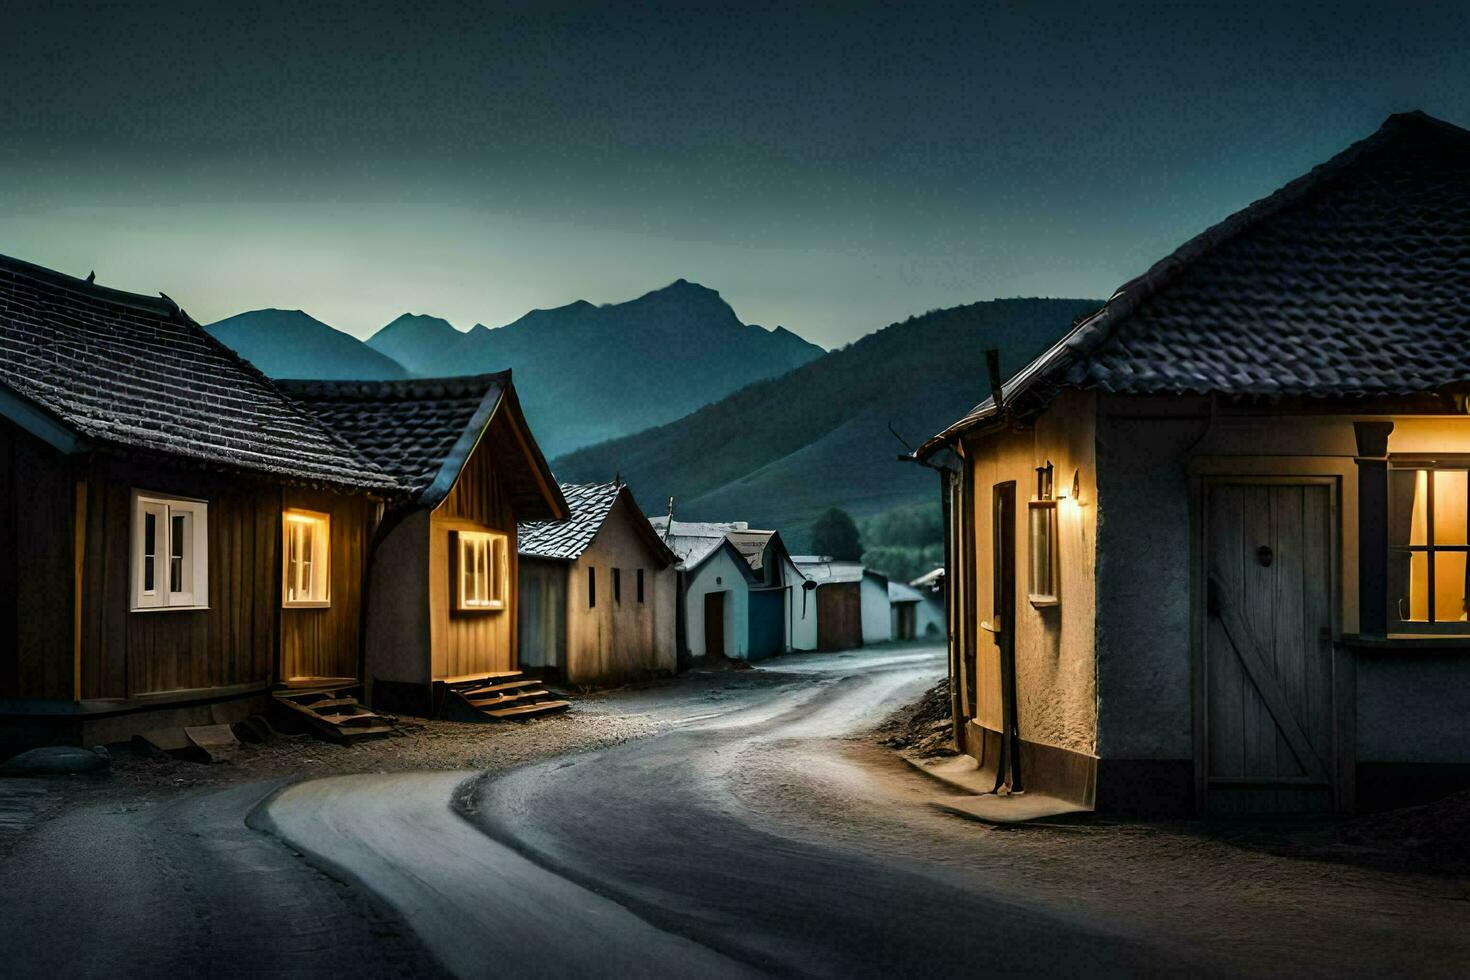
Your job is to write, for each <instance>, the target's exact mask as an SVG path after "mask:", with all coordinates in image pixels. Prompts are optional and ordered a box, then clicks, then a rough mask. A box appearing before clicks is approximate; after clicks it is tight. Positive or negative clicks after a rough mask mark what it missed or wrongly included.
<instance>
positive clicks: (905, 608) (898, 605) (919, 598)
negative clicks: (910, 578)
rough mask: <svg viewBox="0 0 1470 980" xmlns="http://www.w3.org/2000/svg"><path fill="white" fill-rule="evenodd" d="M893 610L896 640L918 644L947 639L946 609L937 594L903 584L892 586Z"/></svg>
mask: <svg viewBox="0 0 1470 980" xmlns="http://www.w3.org/2000/svg"><path fill="white" fill-rule="evenodd" d="M888 604H889V606H890V607H891V608H892V611H893V612H892V623H893V629H892V632H891V634H890V635H891V637H892V639H895V640H918V639H923V638H926V637H928V638H937V637H942V636H944V607H943V605H941V604H940V602H939V600H938V599H937V598H936V597H935V596H934V594H933V593H930V592H923V591H920V590H919V589H916V588H914V587H913V586H912V585H905V584H903V583H902V582H892V581H890V582H889V583H888Z"/></svg>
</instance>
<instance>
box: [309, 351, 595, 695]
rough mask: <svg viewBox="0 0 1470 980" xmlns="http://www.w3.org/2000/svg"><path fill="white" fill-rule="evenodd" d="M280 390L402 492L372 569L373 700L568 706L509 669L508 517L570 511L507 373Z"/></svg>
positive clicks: (513, 534) (513, 574)
mask: <svg viewBox="0 0 1470 980" xmlns="http://www.w3.org/2000/svg"><path fill="white" fill-rule="evenodd" d="M286 387H287V390H289V391H290V392H291V393H292V394H294V395H295V396H296V398H297V399H299V400H300V401H301V402H302V403H303V404H305V405H307V406H308V407H309V408H310V409H311V411H312V412H313V414H314V415H316V416H317V417H318V418H320V419H321V420H322V421H323V422H324V423H325V424H326V425H327V426H328V427H329V428H330V429H331V430H332V431H333V432H334V433H335V434H336V435H337V436H338V437H339V438H340V439H341V440H342V441H343V442H345V443H346V444H348V445H350V446H352V447H353V448H354V449H355V450H356V451H357V452H359V453H360V454H362V455H363V456H364V457H366V458H367V459H368V460H370V461H372V462H373V463H374V464H375V465H376V466H378V467H379V468H380V469H382V470H384V471H386V472H388V473H390V474H392V475H393V476H394V477H396V478H397V480H398V482H399V485H400V487H401V488H402V496H401V498H400V499H399V501H398V502H397V503H396V505H395V506H394V507H393V508H392V509H391V510H389V512H388V513H387V514H386V515H385V517H384V520H383V525H382V527H380V528H379V530H378V532H377V534H376V535H375V536H374V541H373V545H374V546H373V549H372V553H373V560H372V565H371V569H370V571H369V575H370V578H369V587H368V614H367V650H366V663H367V674H368V681H369V684H370V686H371V691H370V696H371V697H372V699H373V702H374V704H375V705H380V706H383V707H386V708H390V709H392V710H399V711H406V712H411V713H414V714H420V715H426V714H427V715H431V714H437V713H438V712H439V711H440V710H441V709H442V708H443V706H444V704H445V702H446V700H449V699H450V695H464V697H461V698H460V699H459V700H463V701H468V702H470V703H471V704H472V707H474V708H475V709H477V710H482V711H484V712H486V713H489V714H491V715H492V716H494V717H502V716H504V717H512V716H513V717H524V716H527V715H533V714H537V713H540V712H542V711H545V710H552V709H553V708H561V707H565V706H566V702H564V701H553V700H548V699H544V698H542V697H541V695H543V694H544V693H545V692H541V691H537V690H535V689H534V687H532V686H530V685H528V684H527V682H526V681H524V680H523V679H522V678H520V677H519V676H518V673H519V659H520V658H519V644H518V641H517V629H518V623H517V615H516V611H517V607H518V605H519V601H520V600H519V592H518V576H519V558H518V548H517V525H518V523H519V522H521V521H523V520H562V519H565V518H566V517H567V515H568V511H567V504H566V501H565V500H564V499H563V498H562V494H561V490H560V488H558V486H557V484H556V481H555V480H554V479H553V478H552V475H551V470H550V468H549V467H547V465H546V460H545V459H544V458H543V457H542V455H541V450H540V449H539V448H537V446H536V440H535V438H534V437H533V436H532V435H531V430H530V427H529V426H528V425H527V424H526V419H525V416H524V415H523V414H522V412H521V406H520V400H519V398H517V396H516V391H515V387H514V386H513V385H512V383H511V375H510V372H509V371H504V372H501V373H499V374H485V375H477V376H473V377H463V378H435V379H423V380H413V381H303V382H289V383H286ZM469 694H473V695H475V696H474V697H469V696H468V695H469ZM481 695H484V696H481ZM491 702H494V703H493V704H492V703H491ZM522 702H524V703H522ZM456 704H458V702H457V701H456Z"/></svg>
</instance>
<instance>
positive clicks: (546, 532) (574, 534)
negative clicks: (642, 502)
mask: <svg viewBox="0 0 1470 980" xmlns="http://www.w3.org/2000/svg"><path fill="white" fill-rule="evenodd" d="M561 494H562V496H563V497H565V498H566V501H567V506H568V507H570V508H571V511H572V513H571V516H570V517H568V518H567V519H566V520H564V521H522V522H521V524H520V533H519V541H518V544H517V548H518V550H519V551H520V553H521V554H523V555H526V556H527V557H530V558H552V559H557V560H562V561H575V560H577V559H578V558H580V557H582V553H583V552H584V551H586V550H587V548H588V547H590V546H591V544H592V539H593V538H595V537H597V532H598V531H600V530H602V525H603V524H605V523H606V522H607V518H608V515H609V514H611V513H612V510H613V507H614V506H616V505H617V502H618V498H620V497H622V498H624V499H625V502H626V505H627V506H626V507H624V511H625V512H626V513H627V514H628V515H629V518H628V519H629V520H631V521H633V522H634V528H633V530H634V532H635V533H637V534H639V535H640V536H641V537H643V539H644V540H645V541H646V542H647V543H648V545H649V547H650V548H652V549H653V550H654V551H655V552H656V553H658V554H659V555H660V556H662V557H663V559H664V560H665V562H666V563H667V564H668V565H672V564H674V562H675V560H676V559H675V556H674V554H673V553H672V552H671V551H670V550H669V549H668V547H667V546H665V545H664V543H663V540H662V539H661V538H660V537H659V535H658V532H656V531H655V530H654V529H653V527H652V526H651V525H650V524H649V523H648V519H647V518H645V517H644V516H643V513H642V512H641V511H639V510H638V504H637V502H636V501H635V500H634V499H633V494H632V493H631V492H630V491H629V490H628V487H627V485H626V484H622V483H583V484H577V483H563V484H562V485H561Z"/></svg>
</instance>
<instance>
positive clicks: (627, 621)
mask: <svg viewBox="0 0 1470 980" xmlns="http://www.w3.org/2000/svg"><path fill="white" fill-rule="evenodd" d="M561 492H562V496H563V497H565V498H566V501H567V506H568V507H570V508H571V516H570V517H569V518H568V519H567V520H565V521H527V522H523V523H522V524H521V525H520V553H521V577H520V595H521V603H520V613H519V615H520V621H521V629H520V651H521V665H522V666H523V667H541V668H543V669H545V670H546V671H548V672H551V673H555V674H556V675H558V676H560V677H562V678H564V679H566V680H568V681H571V682H573V683H576V684H603V683H608V682H610V681H616V680H622V679H627V678H633V677H643V676H648V675H650V674H671V673H673V672H674V670H675V668H676V666H677V655H678V652H677V639H676V632H675V625H676V624H675V619H676V611H675V610H676V604H677V601H678V600H677V595H676V593H677V591H678V583H677V578H678V574H677V572H676V571H675V570H674V565H675V564H676V562H677V559H676V558H675V556H674V554H673V552H671V551H670V550H669V549H668V547H667V546H666V545H665V544H664V543H663V540H662V539H661V538H660V537H659V535H658V533H657V532H656V531H655V530H654V529H653V527H652V525H650V524H649V523H648V519H647V518H646V517H644V516H643V513H642V511H640V510H639V509H638V505H637V503H636V502H635V501H634V499H633V495H632V493H630V492H629V490H628V488H627V486H625V485H624V484H621V483H616V482H614V483H590V484H570V483H564V484H562V485H561Z"/></svg>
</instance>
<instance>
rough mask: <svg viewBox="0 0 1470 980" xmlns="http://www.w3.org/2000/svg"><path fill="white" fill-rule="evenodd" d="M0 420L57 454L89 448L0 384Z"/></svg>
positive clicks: (58, 421) (79, 436)
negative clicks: (8, 421)
mask: <svg viewBox="0 0 1470 980" xmlns="http://www.w3.org/2000/svg"><path fill="white" fill-rule="evenodd" d="M0 416H4V417H5V418H8V419H9V420H10V421H12V422H14V423H15V424H16V425H17V426H19V427H20V428H22V429H24V430H25V431H26V432H29V433H30V434H31V435H33V436H35V437H36V438H37V439H40V440H41V441H42V442H44V443H46V444H47V445H48V446H50V447H51V448H53V449H55V450H56V451H57V452H59V453H64V454H65V455H68V456H72V455H76V454H77V453H83V452H86V451H87V450H88V449H89V448H91V447H90V444H89V443H88V442H87V440H86V439H85V438H84V437H83V436H82V434H81V433H79V432H77V431H76V430H75V429H73V428H71V427H70V426H68V425H67V424H66V423H65V422H63V421H62V420H61V419H60V418H59V417H58V416H57V415H55V414H54V413H52V412H50V411H49V410H47V409H46V408H45V407H44V406H42V405H39V404H37V403H36V402H34V401H32V400H31V399H30V398H27V397H26V396H25V395H23V394H21V393H20V392H18V391H16V390H15V389H14V388H12V387H10V386H9V385H7V384H4V383H3V382H0Z"/></svg>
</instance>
